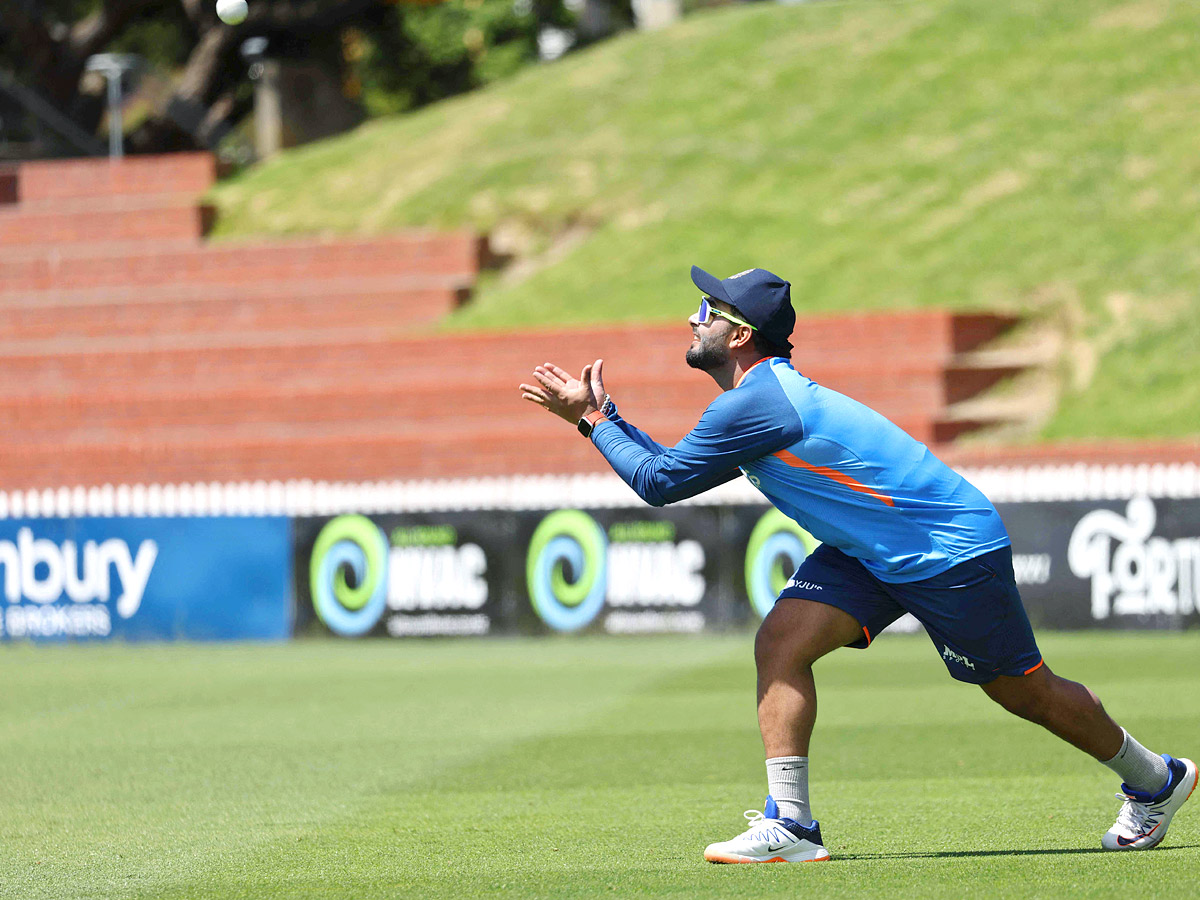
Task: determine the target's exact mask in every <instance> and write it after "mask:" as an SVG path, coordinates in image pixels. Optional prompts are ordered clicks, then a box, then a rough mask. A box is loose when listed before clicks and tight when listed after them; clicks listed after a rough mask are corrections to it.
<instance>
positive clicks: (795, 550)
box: [746, 509, 820, 617]
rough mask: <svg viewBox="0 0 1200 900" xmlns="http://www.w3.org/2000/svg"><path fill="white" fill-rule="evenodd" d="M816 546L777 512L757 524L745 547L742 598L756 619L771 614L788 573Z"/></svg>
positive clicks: (790, 575) (775, 510) (790, 573)
mask: <svg viewBox="0 0 1200 900" xmlns="http://www.w3.org/2000/svg"><path fill="white" fill-rule="evenodd" d="M819 543H820V541H818V540H817V539H816V538H814V537H813V536H812V535H811V534H809V533H808V532H807V531H805V530H804V529H803V528H801V527H800V526H799V525H797V524H796V523H795V522H794V521H793V520H792V519H789V518H788V517H787V516H785V515H784V514H783V513H781V512H780V511H779V510H777V509H771V510H768V511H767V512H766V513H765V514H764V515H763V517H762V518H761V519H759V520H758V523H757V524H756V525H755V526H754V530H753V531H751V532H750V542H749V543H748V544H747V546H746V594H747V596H749V598H750V605H751V606H752V607H754V611H755V612H757V613H758V614H759V616H760V617H764V616H766V614H767V613H769V612H770V611H771V607H772V606H774V605H775V600H776V598H777V597H778V596H779V592H780V591H782V590H783V589H784V586H786V585H787V583H788V579H789V578H791V577H792V573H794V572H795V571H796V570H797V569H798V568H800V563H802V562H804V560H805V559H807V558H808V554H810V553H812V552H813V551H814V550H816V549H817V545H818V544H819Z"/></svg>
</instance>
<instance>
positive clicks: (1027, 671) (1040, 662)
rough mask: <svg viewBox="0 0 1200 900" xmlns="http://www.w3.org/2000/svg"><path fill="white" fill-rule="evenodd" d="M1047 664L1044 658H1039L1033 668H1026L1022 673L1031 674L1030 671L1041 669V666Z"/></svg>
mask: <svg viewBox="0 0 1200 900" xmlns="http://www.w3.org/2000/svg"><path fill="white" fill-rule="evenodd" d="M1045 664H1046V661H1045V660H1044V659H1041V660H1038V664H1037V665H1036V666H1034V667H1033V668H1032V669H1026V670H1025V671H1024V672H1022V673H1021V674H1022V675H1028V674H1029V673H1031V672H1036V671H1037V670H1038V669H1040V668H1041V667H1042V666H1044V665H1045Z"/></svg>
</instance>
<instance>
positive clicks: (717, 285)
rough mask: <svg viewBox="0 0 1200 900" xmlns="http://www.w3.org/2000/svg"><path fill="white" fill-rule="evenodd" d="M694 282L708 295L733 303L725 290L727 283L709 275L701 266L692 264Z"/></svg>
mask: <svg viewBox="0 0 1200 900" xmlns="http://www.w3.org/2000/svg"><path fill="white" fill-rule="evenodd" d="M692 284H694V285H695V286H696V287H698V288H700V290H702V291H704V293H706V294H708V296H710V297H716V298H717V299H718V300H723V301H725V302H726V303H728V304H729V305H730V306H732V305H733V302H732V301H731V300H730V299H729V294H728V293H727V292H726V290H725V285H723V284H721V279H720V278H717V277H715V276H713V275H709V274H708V273H707V272H705V271H704V270H703V269H702V268H700V267H699V266H692Z"/></svg>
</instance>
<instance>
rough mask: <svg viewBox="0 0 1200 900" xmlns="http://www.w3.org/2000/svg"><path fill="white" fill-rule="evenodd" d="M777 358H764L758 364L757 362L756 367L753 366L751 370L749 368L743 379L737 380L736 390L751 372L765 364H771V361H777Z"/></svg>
mask: <svg viewBox="0 0 1200 900" xmlns="http://www.w3.org/2000/svg"><path fill="white" fill-rule="evenodd" d="M776 358H777V357H774V356H764V357H763V358H762V359H760V360H759V361H758V362H756V363H755V364H754V365H752V366H751V367H750V368H748V369H747V370H746V371H745V372H743V373H742V377H741V378H739V379H738V380H737V384H735V385H734V387H735V388H737V387H741V386H742V382H743V381H744V380H745V378H746V376H747V375H749V374H750V373H751V372H753V371H754V370H755V369H756V368H758V367H759V366H761V365H762V364H763V363H769V362H770V361H771V360H773V359H776Z"/></svg>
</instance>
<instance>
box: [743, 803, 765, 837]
mask: <svg viewBox="0 0 1200 900" xmlns="http://www.w3.org/2000/svg"><path fill="white" fill-rule="evenodd" d="M742 818H744V819H745V820H746V832H747V833H749V832H751V831H753V830H754V829H755V828H757V827H758V826H760V825H762V824H763V823H764V822H766V821H768V820H767V817H766V816H764V815H763V813H762V810H761V809H748V810H746V811H745V812H744V813H742Z"/></svg>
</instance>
